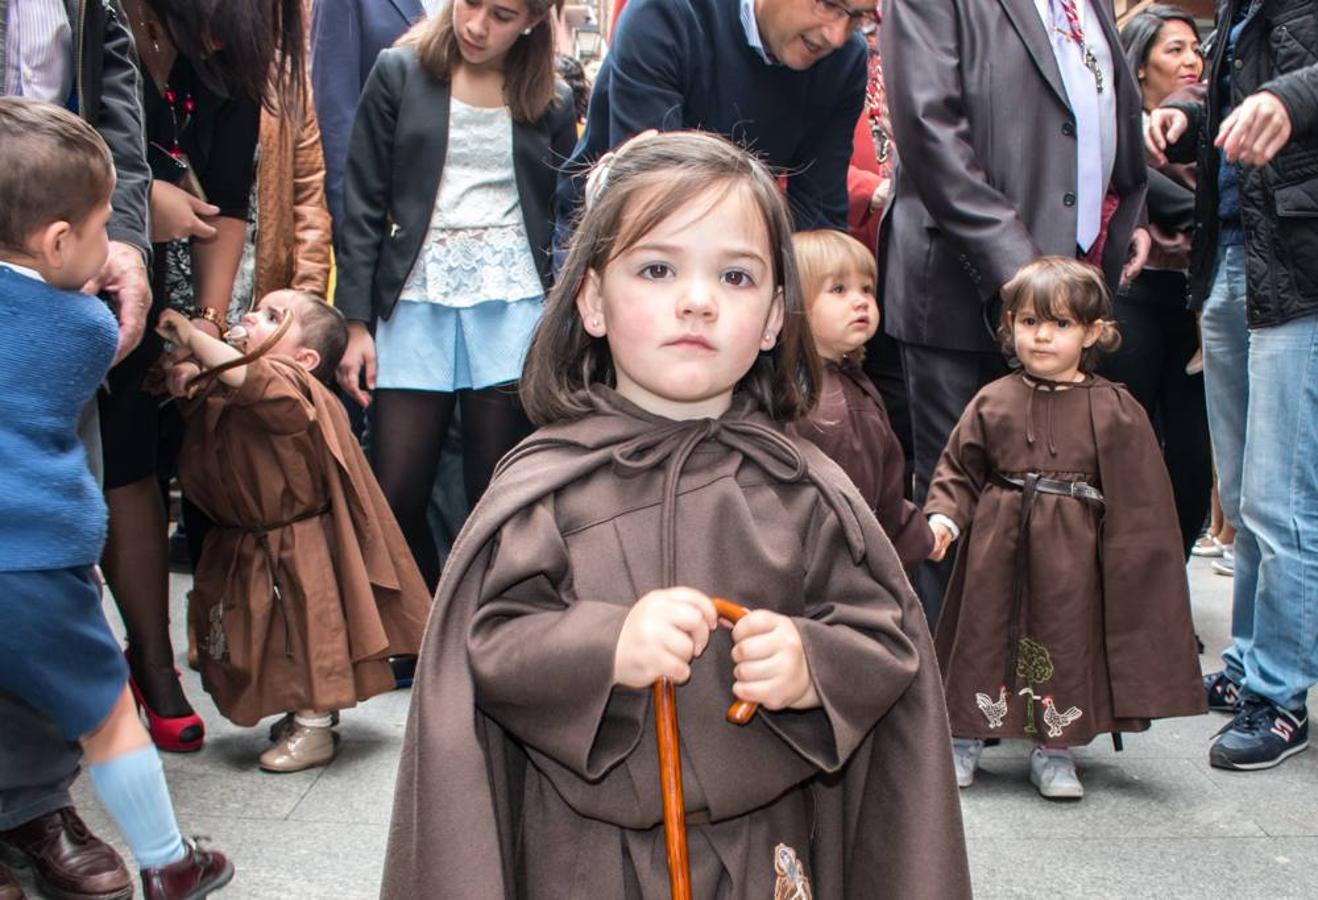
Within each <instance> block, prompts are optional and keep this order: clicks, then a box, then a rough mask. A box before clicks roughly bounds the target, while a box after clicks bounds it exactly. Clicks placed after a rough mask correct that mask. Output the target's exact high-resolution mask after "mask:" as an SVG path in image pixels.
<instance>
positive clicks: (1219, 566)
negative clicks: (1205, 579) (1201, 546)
mask: <svg viewBox="0 0 1318 900" xmlns="http://www.w3.org/2000/svg"><path fill="white" fill-rule="evenodd" d="M1212 569H1213V571H1214V572H1216V573H1217V574H1218V575H1226V576H1227V577H1228V578H1229V577H1231V576H1232V575H1235V574H1236V554H1235V552H1234V551H1233V550H1232V549H1231V547H1229V546H1227V547H1223V548H1222V558H1221V559H1215V560H1213V566H1212Z"/></svg>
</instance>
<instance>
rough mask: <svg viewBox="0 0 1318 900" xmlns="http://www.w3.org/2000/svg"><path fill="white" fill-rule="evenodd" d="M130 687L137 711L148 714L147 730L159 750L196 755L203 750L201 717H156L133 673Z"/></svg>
mask: <svg viewBox="0 0 1318 900" xmlns="http://www.w3.org/2000/svg"><path fill="white" fill-rule="evenodd" d="M174 674H175V675H178V671H177V670H175V672H174ZM128 687H129V689H130V690H131V691H132V692H133V702H134V703H136V704H137V711H138V712H140V713H146V730H147V731H148V732H149V733H150V735H151V743H153V744H155V745H156V747H157V749H160V750H164V751H165V752H167V753H195V752H196V751H198V750H200V749H201V745H202V743H203V742H205V740H206V723H205V722H203V721H202V719H201V716H199V715H197V714H196V713H195V712H193V713H189V714H188V715H186V716H175V717H174V718H167V717H165V716H160V715H156V711H155V710H153V709H152V708H151V707H150V706H148V705H147V702H146V700H145V698H143V697H142V691H141V689H140V688H138V686H137V679H136V678H134V677H133V675H132V673H131V672H130V673H129V675H128Z"/></svg>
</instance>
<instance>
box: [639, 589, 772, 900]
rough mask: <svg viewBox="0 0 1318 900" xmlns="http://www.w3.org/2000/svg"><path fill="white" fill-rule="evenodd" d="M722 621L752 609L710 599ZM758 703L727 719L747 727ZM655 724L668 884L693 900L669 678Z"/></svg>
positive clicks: (657, 693) (658, 694) (659, 691)
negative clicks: (662, 800) (662, 801)
mask: <svg viewBox="0 0 1318 900" xmlns="http://www.w3.org/2000/svg"><path fill="white" fill-rule="evenodd" d="M710 600H712V601H713V602H714V609H715V611H717V612H718V614H719V618H721V619H727V620H728V621H729V622H731V623H732V624H734V625H735V624H736V623H737V622H738V621H740V620H741V618H742V616H744V615H746V614H747V613H748V612H750V610H748V609H747V608H746V607H744V606H742V605H740V604H738V603H733V602H732V601H731V600H724V599H722V598H720V597H711V598H710ZM755 709H756V704H754V703H748V702H746V701H745V700H738V701H736V702H735V703H733V704H732V705H731V706H729V707H728V714H727V719H728V721H729V722H731V723H732V724H734V725H745V724H746V723H747V722H749V721H750V720H751V716H753V715H755ZM654 724H655V728H656V730H657V731H658V733H659V735H658V740H659V787H660V790H661V791H662V792H663V799H664V840H665V844H666V846H667V849H668V883H669V886H670V888H671V891H672V895H673V900H691V865H690V863H689V861H688V859H687V850H686V800H685V798H683V796H682V748H681V744H680V743H679V741H678V733H677V689H676V688H674V687H673V683H672V682H671V681H669V680H668V679H667V678H660V679H659V680H658V681H656V682H655V683H654Z"/></svg>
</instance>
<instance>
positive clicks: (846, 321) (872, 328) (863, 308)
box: [809, 271, 879, 362]
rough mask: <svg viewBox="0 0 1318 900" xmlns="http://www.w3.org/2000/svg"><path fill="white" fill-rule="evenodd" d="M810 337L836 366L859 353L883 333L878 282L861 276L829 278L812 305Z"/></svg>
mask: <svg viewBox="0 0 1318 900" xmlns="http://www.w3.org/2000/svg"><path fill="white" fill-rule="evenodd" d="M809 319H810V333H811V334H813V335H814V338H815V349H817V350H818V351H819V355H820V356H822V357H823V358H824V359H831V360H833V361H834V362H837V361H838V360H840V359H842V357H844V356H846V355H847V354H848V353H851V352H852V351H853V350H859V349H860V348H861V347H863V346H864V345H865V343H866V342H867V341H868V340H869V339H870V338H872V337H874V333H875V332H876V331H878V329H879V306H878V304H877V303H876V302H875V300H874V281H873V279H871V278H870V277H869V276H868V275H865V274H863V273H861V272H855V271H852V272H849V273H847V274H845V275H829V276H828V278H827V279H825V280H824V286H823V288H822V289H821V290H820V292H819V294H818V295H816V296H815V297H814V299H813V300H812V301H811V303H810V312H809Z"/></svg>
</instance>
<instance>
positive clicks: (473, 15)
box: [453, 0, 543, 69]
mask: <svg viewBox="0 0 1318 900" xmlns="http://www.w3.org/2000/svg"><path fill="white" fill-rule="evenodd" d="M541 18H543V16H538V15H535V14H533V13H532V12H531V10H530V9H529V8H528V7H527V5H526V0H453V32H454V34H455V35H456V36H457V39H458V51H459V52H460V53H461V54H462V61H463V62H464V63H466V64H467V65H469V66H473V67H475V68H491V69H502V68H503V61H504V57H506V56H507V55H508V51H509V50H510V49H512V46H513V44H515V43H516V42H517V39H518V38H520V37H521V36H522V32H523V31H525V30H526V29H528V28H532V27H534V26H535V25H537V24H538V23H539V22H540V19H541Z"/></svg>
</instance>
